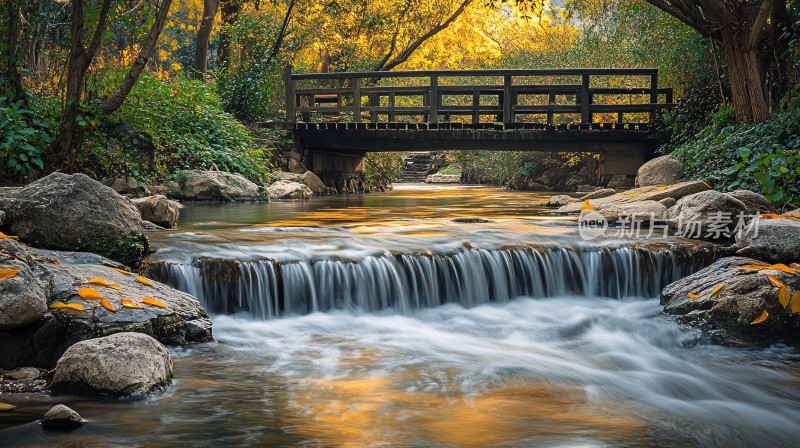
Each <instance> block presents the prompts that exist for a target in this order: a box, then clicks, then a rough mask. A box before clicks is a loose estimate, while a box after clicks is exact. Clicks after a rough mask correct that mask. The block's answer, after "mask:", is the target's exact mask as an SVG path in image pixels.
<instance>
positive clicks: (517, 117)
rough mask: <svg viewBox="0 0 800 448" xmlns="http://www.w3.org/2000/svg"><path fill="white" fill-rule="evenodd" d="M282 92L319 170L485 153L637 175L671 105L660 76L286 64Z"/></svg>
mask: <svg viewBox="0 0 800 448" xmlns="http://www.w3.org/2000/svg"><path fill="white" fill-rule="evenodd" d="M379 81H380V84H390V85H379ZM285 85H286V114H287V116H286V118H287V122H288V123H289V125H290V127H291V129H292V132H293V136H294V139H295V141H296V142H297V143H298V145H299V146H300V147H301V148H303V149H304V150H305V151H306V152H307V153H313V154H318V156H317V157H316V158H311V159H313V160H309V162H311V163H310V164H311V165H313V166H314V168H319V166H318V165H327V164H329V163H331V160H324V161H323V159H325V157H323V156H322V154H328V155H329V156H333V157H344V156H348V155H349V156H353V157H356V158H359V157H362V156H363V154H364V153H365V152H374V151H427V150H465V149H480V150H513V151H570V152H574V151H579V152H599V153H601V154H603V157H604V159H605V162H606V167H607V168H610V170H609V172H608V174H610V175H612V174H623V172H624V173H625V174H630V171H631V170H633V172H634V173H635V170H636V168H638V166H639V165H641V163H643V161H644V158H645V157H646V156H647V154H648V153H649V152H650V151H652V149H653V148H654V142H653V141H652V139H651V136H652V131H653V129H654V124H655V122H656V121H657V119H658V116H659V113H660V112H661V111H663V110H664V109H666V108H671V107H673V106H674V104H673V102H672V89H664V88H659V86H658V70H657V69H547V70H435V71H404V72H353V73H314V74H298V73H292V68H291V67H287V70H286V74H285ZM328 159H330V157H328ZM612 165H616V167H615V168H611V167H612ZM338 168H343V169H346V167H337V169H338ZM316 171H319V169H316Z"/></svg>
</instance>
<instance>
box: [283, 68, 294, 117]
mask: <svg viewBox="0 0 800 448" xmlns="http://www.w3.org/2000/svg"><path fill="white" fill-rule="evenodd" d="M283 80H284V83H285V89H286V123H288V124H295V123H297V115H296V114H295V104H296V103H295V97H294V88H295V81H294V80H293V79H292V64H286V69H285V70H284V72H283Z"/></svg>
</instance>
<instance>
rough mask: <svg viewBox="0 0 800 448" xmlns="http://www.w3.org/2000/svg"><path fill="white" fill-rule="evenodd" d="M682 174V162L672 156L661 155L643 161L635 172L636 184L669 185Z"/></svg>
mask: <svg viewBox="0 0 800 448" xmlns="http://www.w3.org/2000/svg"><path fill="white" fill-rule="evenodd" d="M681 176H683V162H681V161H680V160H678V159H676V158H674V157H672V156H662V157H656V158H655V159H653V160H650V161H649V162H647V163H645V164H644V165H642V166H641V167H640V168H639V171H638V172H637V173H636V186H637V187H646V186H649V185H671V184H674V183H675V182H677V181H678V180H679V179H680V178H681Z"/></svg>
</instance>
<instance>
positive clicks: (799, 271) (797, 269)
mask: <svg viewBox="0 0 800 448" xmlns="http://www.w3.org/2000/svg"><path fill="white" fill-rule="evenodd" d="M789 267H790V268H791V269H792V270H793V271H794V272H795V274H800V264H797V263H792V264H790V265H789Z"/></svg>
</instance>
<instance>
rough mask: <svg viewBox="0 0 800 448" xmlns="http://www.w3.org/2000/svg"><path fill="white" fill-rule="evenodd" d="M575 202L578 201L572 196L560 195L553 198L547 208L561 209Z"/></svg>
mask: <svg viewBox="0 0 800 448" xmlns="http://www.w3.org/2000/svg"><path fill="white" fill-rule="evenodd" d="M575 201H576V199H575V198H573V197H571V196H567V195H565V194H560V195H557V196H551V197H550V200H549V201H547V206H548V207H561V206H563V205H567V204H569V203H572V202H575Z"/></svg>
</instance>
